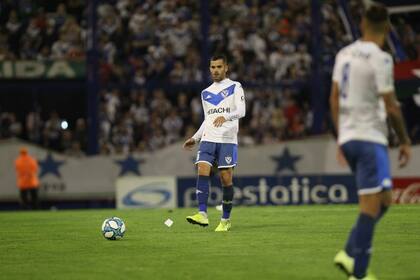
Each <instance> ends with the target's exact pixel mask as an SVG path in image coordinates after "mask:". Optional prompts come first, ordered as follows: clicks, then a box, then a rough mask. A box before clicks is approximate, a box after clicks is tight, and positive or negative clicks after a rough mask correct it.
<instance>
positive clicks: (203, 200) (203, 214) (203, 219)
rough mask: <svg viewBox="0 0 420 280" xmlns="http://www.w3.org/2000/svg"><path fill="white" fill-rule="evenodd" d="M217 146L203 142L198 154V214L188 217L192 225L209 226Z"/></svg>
mask: <svg viewBox="0 0 420 280" xmlns="http://www.w3.org/2000/svg"><path fill="white" fill-rule="evenodd" d="M215 150H216V144H215V143H211V142H201V143H200V148H199V150H198V152H197V160H196V165H197V175H198V176H197V183H196V194H197V201H198V213H197V214H195V215H192V216H188V217H187V221H188V222H189V223H191V224H197V225H200V226H208V224H209V220H208V217H207V201H208V198H209V189H210V172H211V167H212V164H213V162H214V158H215V156H214V155H215Z"/></svg>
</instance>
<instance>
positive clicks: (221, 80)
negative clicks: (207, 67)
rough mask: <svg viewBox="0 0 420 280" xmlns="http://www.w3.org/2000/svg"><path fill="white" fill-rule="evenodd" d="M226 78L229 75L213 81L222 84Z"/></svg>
mask: <svg viewBox="0 0 420 280" xmlns="http://www.w3.org/2000/svg"><path fill="white" fill-rule="evenodd" d="M226 80H227V77H224V78H223V79H220V80H218V81H213V82H214V83H216V84H220V83H223V82H224V81H226Z"/></svg>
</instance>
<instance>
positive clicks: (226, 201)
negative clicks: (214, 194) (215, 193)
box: [222, 185, 233, 219]
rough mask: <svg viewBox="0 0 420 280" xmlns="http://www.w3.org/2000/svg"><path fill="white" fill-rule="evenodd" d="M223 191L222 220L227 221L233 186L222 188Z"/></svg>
mask: <svg viewBox="0 0 420 280" xmlns="http://www.w3.org/2000/svg"><path fill="white" fill-rule="evenodd" d="M222 189H223V201H222V206H223V216H222V219H229V218H230V212H231V211H232V200H233V186H232V185H230V186H224V187H222Z"/></svg>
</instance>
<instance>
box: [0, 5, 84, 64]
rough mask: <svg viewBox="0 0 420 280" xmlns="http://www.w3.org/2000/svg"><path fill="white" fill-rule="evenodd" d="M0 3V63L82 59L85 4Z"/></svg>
mask: <svg viewBox="0 0 420 280" xmlns="http://www.w3.org/2000/svg"><path fill="white" fill-rule="evenodd" d="M43 2H44V1H14V0H2V1H1V2H0V31H1V32H0V60H15V59H25V60H39V61H48V60H52V59H79V60H81V59H84V57H85V42H86V20H85V19H84V18H83V15H84V13H83V11H84V7H85V4H84V1H82V0H67V1H60V3H59V4H57V3H56V4H55V5H52V7H54V8H55V10H46V8H49V5H47V2H51V1H45V2H46V3H43Z"/></svg>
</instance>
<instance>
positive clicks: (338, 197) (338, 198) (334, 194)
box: [328, 184, 349, 202]
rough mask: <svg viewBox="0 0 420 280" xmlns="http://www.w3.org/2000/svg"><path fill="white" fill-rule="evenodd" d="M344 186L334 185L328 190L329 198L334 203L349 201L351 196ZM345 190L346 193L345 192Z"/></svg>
mask: <svg viewBox="0 0 420 280" xmlns="http://www.w3.org/2000/svg"><path fill="white" fill-rule="evenodd" d="M343 187H344V186H343V185H337V184H336V185H332V186H331V187H330V189H329V190H328V197H329V198H330V199H331V201H332V202H345V201H347V200H348V199H349V194H348V193H347V190H346V188H345V187H344V188H343ZM343 190H344V191H343Z"/></svg>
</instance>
